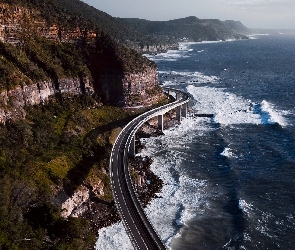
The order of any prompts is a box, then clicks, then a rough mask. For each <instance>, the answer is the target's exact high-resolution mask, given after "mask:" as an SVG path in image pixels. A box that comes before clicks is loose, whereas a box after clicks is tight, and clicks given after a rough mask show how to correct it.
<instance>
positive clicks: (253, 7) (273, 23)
mask: <svg viewBox="0 0 295 250" xmlns="http://www.w3.org/2000/svg"><path fill="white" fill-rule="evenodd" d="M82 1H83V2H85V3H87V4H89V5H91V6H93V7H95V8H97V9H99V10H102V11H104V12H106V13H108V14H110V15H111V16H113V17H129V18H131V17H132V18H142V19H147V20H152V21H158V20H162V21H166V20H172V19H177V18H182V17H188V16H196V17H198V18H201V19H207V18H208V19H220V20H222V21H224V20H236V21H241V22H242V23H243V24H244V25H245V26H247V27H248V28H273V29H295V0H82Z"/></svg>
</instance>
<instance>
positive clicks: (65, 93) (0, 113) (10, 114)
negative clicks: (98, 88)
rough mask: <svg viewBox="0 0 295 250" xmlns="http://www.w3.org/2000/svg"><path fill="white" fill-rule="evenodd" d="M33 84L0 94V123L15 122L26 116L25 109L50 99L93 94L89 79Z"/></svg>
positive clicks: (66, 79)
mask: <svg viewBox="0 0 295 250" xmlns="http://www.w3.org/2000/svg"><path fill="white" fill-rule="evenodd" d="M57 83H58V84H57V85H56V84H55V83H54V82H53V81H42V82H37V83H34V84H30V85H27V84H23V85H21V86H16V87H14V88H13V89H11V90H5V91H2V92H1V93H0V123H3V124H5V123H6V122H7V121H17V120H19V119H24V118H25V116H26V111H25V109H24V108H25V107H26V106H31V105H39V104H42V105H43V104H46V103H48V101H49V99H50V98H56V97H57V98H65V97H71V96H75V95H82V94H87V95H91V94H93V88H92V87H91V86H90V83H89V79H69V78H65V79H58V81H57Z"/></svg>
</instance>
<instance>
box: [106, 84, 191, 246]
mask: <svg viewBox="0 0 295 250" xmlns="http://www.w3.org/2000/svg"><path fill="white" fill-rule="evenodd" d="M164 90H165V91H166V92H168V93H169V92H173V93H175V95H176V100H175V101H174V102H172V103H169V104H166V105H164V106H162V107H159V108H155V109H153V110H150V111H147V112H146V113H144V114H142V115H140V116H138V117H136V118H135V119H133V120H132V121H131V122H129V123H128V124H127V125H126V126H125V127H124V128H123V130H122V131H121V133H120V134H119V135H118V137H117V139H116V142H115V144H114V146H113V149H112V153H111V157H110V179H111V186H112V191H113V196H114V200H115V204H116V206H117V209H118V212H119V214H120V216H121V219H122V222H123V225H124V227H125V230H126V232H127V234H128V236H129V238H130V240H131V243H132V245H133V247H134V248H135V249H152V250H154V249H155V250H156V249H166V247H165V245H164V244H163V242H162V241H161V239H160V237H159V236H158V234H157V233H156V231H155V229H154V228H153V226H152V224H151V223H150V221H149V220H148V218H147V217H146V215H145V213H144V210H143V208H142V207H141V205H140V203H139V201H138V199H137V196H136V194H135V191H134V188H133V185H132V180H131V177H130V175H129V170H128V157H130V156H134V155H135V133H136V131H137V130H138V129H139V128H140V127H141V126H142V125H143V124H144V123H145V122H146V121H148V120H150V119H151V118H153V117H155V116H158V128H159V129H161V130H163V115H164V114H165V113H166V112H168V111H170V110H172V109H176V118H177V119H178V120H179V121H181V118H182V116H185V117H186V116H187V108H188V102H189V101H190V96H189V95H188V94H187V93H185V92H182V91H180V90H176V89H171V88H164Z"/></svg>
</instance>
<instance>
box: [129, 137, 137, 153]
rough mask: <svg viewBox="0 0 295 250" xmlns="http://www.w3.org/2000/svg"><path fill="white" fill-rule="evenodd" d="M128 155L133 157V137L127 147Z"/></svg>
mask: <svg viewBox="0 0 295 250" xmlns="http://www.w3.org/2000/svg"><path fill="white" fill-rule="evenodd" d="M128 154H129V155H130V156H131V157H134V156H135V135H134V136H133V137H132V140H131V143H130V145H129V149H128Z"/></svg>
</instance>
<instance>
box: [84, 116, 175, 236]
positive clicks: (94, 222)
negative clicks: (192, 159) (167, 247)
mask: <svg viewBox="0 0 295 250" xmlns="http://www.w3.org/2000/svg"><path fill="white" fill-rule="evenodd" d="M175 117H176V115H175V112H173V111H171V112H169V113H167V114H166V116H165V118H164V128H165V129H166V128H169V127H171V126H174V125H175V124H177V123H178V121H177V120H176V119H175ZM156 122H157V118H154V119H151V120H150V121H148V122H146V123H145V124H144V125H143V126H142V127H141V128H140V129H139V131H138V132H137V134H136V153H140V152H141V150H142V149H143V148H144V146H143V145H142V144H141V143H140V138H149V137H152V136H153V137H154V136H159V135H162V134H163V132H162V131H160V130H159V129H158V128H157V126H156ZM152 163H153V159H152V158H150V157H141V156H135V157H134V158H129V171H130V175H131V178H132V180H133V186H134V189H135V192H136V194H137V196H138V199H139V201H140V203H141V205H142V206H143V207H146V206H147V205H148V204H149V203H150V201H151V200H152V199H154V198H161V197H158V196H157V193H159V192H161V190H162V187H163V181H162V180H161V179H160V178H159V177H158V176H157V175H155V174H154V173H153V172H152V171H151V164H152ZM89 198H90V201H91V202H90V203H87V206H88V207H87V211H85V212H84V213H83V215H82V217H83V218H85V219H87V220H88V221H89V222H90V225H91V230H92V231H93V233H97V231H98V230H99V229H101V228H104V227H108V226H111V225H112V224H114V223H116V222H118V221H120V220H121V219H120V216H119V214H118V212H117V209H116V205H115V203H114V201H110V202H108V201H104V200H102V199H99V198H98V197H97V195H95V194H91V193H90V197H89Z"/></svg>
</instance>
